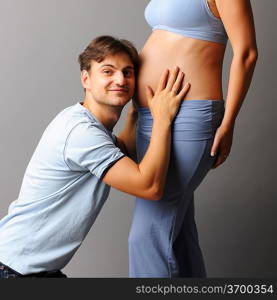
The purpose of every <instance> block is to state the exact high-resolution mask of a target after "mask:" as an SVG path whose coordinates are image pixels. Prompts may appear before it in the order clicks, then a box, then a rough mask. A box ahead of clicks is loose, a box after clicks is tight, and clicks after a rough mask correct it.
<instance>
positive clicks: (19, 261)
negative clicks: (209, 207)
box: [0, 36, 189, 277]
mask: <svg viewBox="0 0 277 300" xmlns="http://www.w3.org/2000/svg"><path fill="white" fill-rule="evenodd" d="M79 63H80V67H81V82H82V85H83V87H84V90H85V99H84V102H83V103H77V104H76V105H73V106H71V107H68V108H66V109H65V110H63V111H62V112H61V113H59V114H58V115H57V116H56V118H55V119H54V120H53V121H52V122H51V123H50V124H49V126H48V127H47V128H46V130H45V132H44V133H43V135H42V138H41V140H40V142H39V144H38V146H37V148H36V150H35V152H34V154H33V156H32V158H31V161H30V163H29V165H28V167H27V169H26V172H25V175H24V179H23V182H22V187H21V190H20V194H19V197H18V199H17V200H16V201H14V202H13V203H12V204H11V205H10V207H9V213H8V215H7V216H6V217H4V218H3V219H2V220H1V221H0V261H1V263H0V277H20V276H29V277H66V276H65V275H64V274H63V273H62V272H61V271H60V269H62V268H63V267H64V266H65V265H66V264H67V263H68V262H69V261H70V259H71V257H72V256H73V255H74V253H75V251H76V250H77V249H78V247H79V246H80V245H81V243H82V241H83V240H84V238H85V236H86V234H87V233H88V231H89V229H90V228H91V226H92V224H93V223H94V221H95V219H96V217H97V215H98V213H99V211H100V210H101V208H102V206H103V204H104V202H105V200H106V199H107V197H108V194H109V190H110V187H109V186H112V187H114V188H117V189H119V190H121V191H123V192H126V193H129V194H132V195H135V196H139V197H143V198H146V199H150V200H152V201H154V200H158V199H159V198H160V197H161V194H162V190H163V186H164V182H165V176H166V172H167V167H168V161H169V153H170V135H171V133H170V125H171V122H172V120H173V118H174V117H175V115H176V113H177V110H178V107H179V105H180V102H181V100H182V99H183V98H184V96H185V94H186V92H187V91H188V89H189V86H188V85H186V86H185V87H183V88H181V85H182V81H183V78H184V76H183V74H182V73H181V72H179V70H178V69H175V71H174V72H171V73H169V72H168V71H166V72H165V73H164V74H163V76H162V78H161V80H160V84H159V87H158V89H157V91H156V93H155V94H154V93H153V91H152V90H151V89H150V88H148V90H147V96H148V99H149V105H150V109H151V113H152V115H153V119H154V125H153V132H152V133H153V134H152V138H151V142H150V145H149V149H148V151H147V153H146V155H145V157H144V159H143V160H142V161H141V162H140V163H139V164H137V163H136V162H134V161H133V160H131V159H130V158H129V157H128V156H127V154H131V153H133V149H134V136H135V134H134V127H135V122H136V116H135V112H134V111H132V110H131V111H130V112H129V115H128V120H127V123H126V126H125V129H124V130H123V132H122V133H121V134H120V135H119V136H118V138H117V139H116V137H115V136H114V135H113V134H112V129H113V127H114V126H115V124H116V122H117V121H118V119H119V117H120V114H121V111H122V109H123V107H124V106H125V104H126V103H127V102H128V101H129V100H130V99H131V98H132V96H133V94H134V90H135V74H136V73H137V68H138V54H137V51H136V49H135V48H134V47H133V46H132V44H131V43H130V42H128V41H126V40H118V39H115V38H113V37H110V36H102V37H98V38H96V39H95V40H93V41H92V42H91V43H90V44H89V45H88V47H87V48H86V49H85V50H84V52H83V53H81V54H80V56H79Z"/></svg>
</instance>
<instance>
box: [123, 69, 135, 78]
mask: <svg viewBox="0 0 277 300" xmlns="http://www.w3.org/2000/svg"><path fill="white" fill-rule="evenodd" d="M123 74H124V76H125V77H131V76H132V75H133V72H132V71H129V70H128V71H124V72H123Z"/></svg>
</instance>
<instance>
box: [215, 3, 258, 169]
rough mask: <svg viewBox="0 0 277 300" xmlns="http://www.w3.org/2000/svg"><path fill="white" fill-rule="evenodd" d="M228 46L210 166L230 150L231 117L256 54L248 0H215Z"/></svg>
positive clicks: (241, 95)
mask: <svg viewBox="0 0 277 300" xmlns="http://www.w3.org/2000/svg"><path fill="white" fill-rule="evenodd" d="M215 2H216V5H217V9H218V11H219V14H220V17H221V20H222V22H223V24H224V26H225V29H226V32H227V34H228V37H229V40H230V43H231V46H232V49H233V59H232V63H231V68H230V75H229V84H228V92H227V98H226V106H225V114H224V118H223V121H222V123H221V126H220V127H219V128H218V130H217V133H216V135H215V139H214V144H213V147H212V150H211V155H215V154H218V158H217V161H216V163H215V165H214V168H216V167H218V166H219V165H220V164H222V163H223V162H224V161H225V159H226V158H227V156H228V155H229V153H230V150H231V145H232V138H233V130H234V126H235V120H236V117H237V115H238V113H239V110H240V108H241V105H242V103H243V100H244V98H245V96H246V94H247V91H248V89H249V86H250V83H251V80H252V76H253V72H254V68H255V64H256V60H257V56H258V51H257V45H256V35H255V27H254V20H253V13H252V8H251V4H250V0H215Z"/></svg>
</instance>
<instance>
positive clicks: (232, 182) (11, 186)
mask: <svg viewBox="0 0 277 300" xmlns="http://www.w3.org/2000/svg"><path fill="white" fill-rule="evenodd" d="M147 3H148V0H139V1H136V0H80V1H77V0H48V1H42V0H24V1H20V0H1V2H0V45H1V55H0V65H1V68H0V88H1V89H0V91H1V94H0V95H1V97H0V101H1V118H0V141H1V147H0V158H1V175H0V176H1V177H0V191H1V198H0V217H1V218H2V217H3V216H4V215H6V213H7V209H8V206H9V204H10V202H11V201H13V200H15V199H16V198H17V196H18V192H19V189H20V185H21V180H22V177H23V174H24V171H25V168H26V166H27V164H28V162H29V159H30V157H31V155H32V153H33V151H34V149H35V147H36V145H37V143H38V141H39V139H40V136H41V134H42V132H43V130H44V129H45V127H46V126H47V124H48V123H49V122H50V121H51V120H52V118H53V117H54V116H55V115H56V114H57V113H58V112H59V111H60V110H62V109H63V108H65V107H67V106H70V105H72V104H75V103H76V102H77V101H79V100H81V99H82V97H83V91H82V88H81V85H80V80H79V67H78V64H77V62H76V59H77V56H78V54H79V53H80V52H81V51H82V50H83V48H84V47H85V46H86V45H87V44H88V42H89V41H90V40H91V39H92V38H94V37H96V36H98V35H102V34H112V35H116V36H118V37H124V38H126V39H129V40H131V41H133V42H134V44H135V45H136V46H137V47H138V48H139V49H140V48H141V47H142V46H143V43H144V42H145V40H146V38H147V36H148V35H149V33H150V32H151V30H150V28H149V27H148V25H147V24H146V22H145V20H144V17H143V13H144V8H145V6H146V5H147ZM252 6H253V11H254V15H255V23H256V31H257V40H258V46H259V61H258V64H257V67H256V71H255V76H254V79H253V83H252V86H251V89H250V91H249V93H248V96H247V99H246V100H245V103H244V106H243V107H242V110H241V112H240V115H239V118H238V120H237V123H236V129H235V138H234V144H233V148H232V153H231V156H230V157H229V159H228V161H227V162H226V163H225V164H224V165H223V166H221V167H220V168H218V169H216V170H212V171H211V172H210V173H209V175H208V176H207V177H206V179H205V181H204V182H203V184H202V185H201V187H200V188H199V189H198V191H197V193H196V215H197V223H198V228H199V235H200V240H201V245H202V249H203V252H204V256H205V259H206V264H207V270H208V275H209V276H210V277H247V276H248V277H276V273H277V259H276V253H277V244H276V236H277V234H276V233H277V221H276V200H277V199H276V198H277V197H276V196H277V192H276V169H277V166H276V157H275V155H276V109H277V105H276V101H277V99H276V86H277V82H276V70H277V65H276V53H277V49H276V48H277V47H276V46H277V41H276V39H277V35H276V27H277V18H276V12H277V1H276V0H263V1H258V0H253V1H252ZM234 25H235V24H234ZM230 60H231V50H230V45H229V46H228V49H227V53H226V59H225V66H224V84H225V87H226V81H227V78H228V66H229V63H230ZM124 118H125V112H124V114H123V117H122V119H121V120H120V122H119V123H118V125H117V127H116V129H115V132H118V131H119V130H120V129H121V128H122V124H123V121H124ZM133 204H134V200H133V197H131V196H128V195H124V194H123V193H120V192H118V191H114V190H113V191H112V192H111V194H110V197H109V199H108V201H107V202H106V204H105V206H104V209H103V211H102V212H101V214H100V215H99V217H98V219H97V221H96V223H95V225H94V226H93V228H92V229H91V231H90V232H89V234H88V236H87V238H86V240H85V241H84V243H83V245H82V246H81V248H80V249H79V250H78V252H77V253H76V255H75V256H74V258H73V259H72V261H71V262H70V263H69V264H68V266H67V267H66V268H65V269H64V272H65V273H66V274H67V275H68V276H70V277H127V276H128V247H127V245H128V244H127V239H128V231H129V227H130V222H131V218H132V209H133Z"/></svg>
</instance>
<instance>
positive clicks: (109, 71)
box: [103, 70, 112, 74]
mask: <svg viewBox="0 0 277 300" xmlns="http://www.w3.org/2000/svg"><path fill="white" fill-rule="evenodd" d="M103 73H105V74H111V73H112V72H111V70H103Z"/></svg>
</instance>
